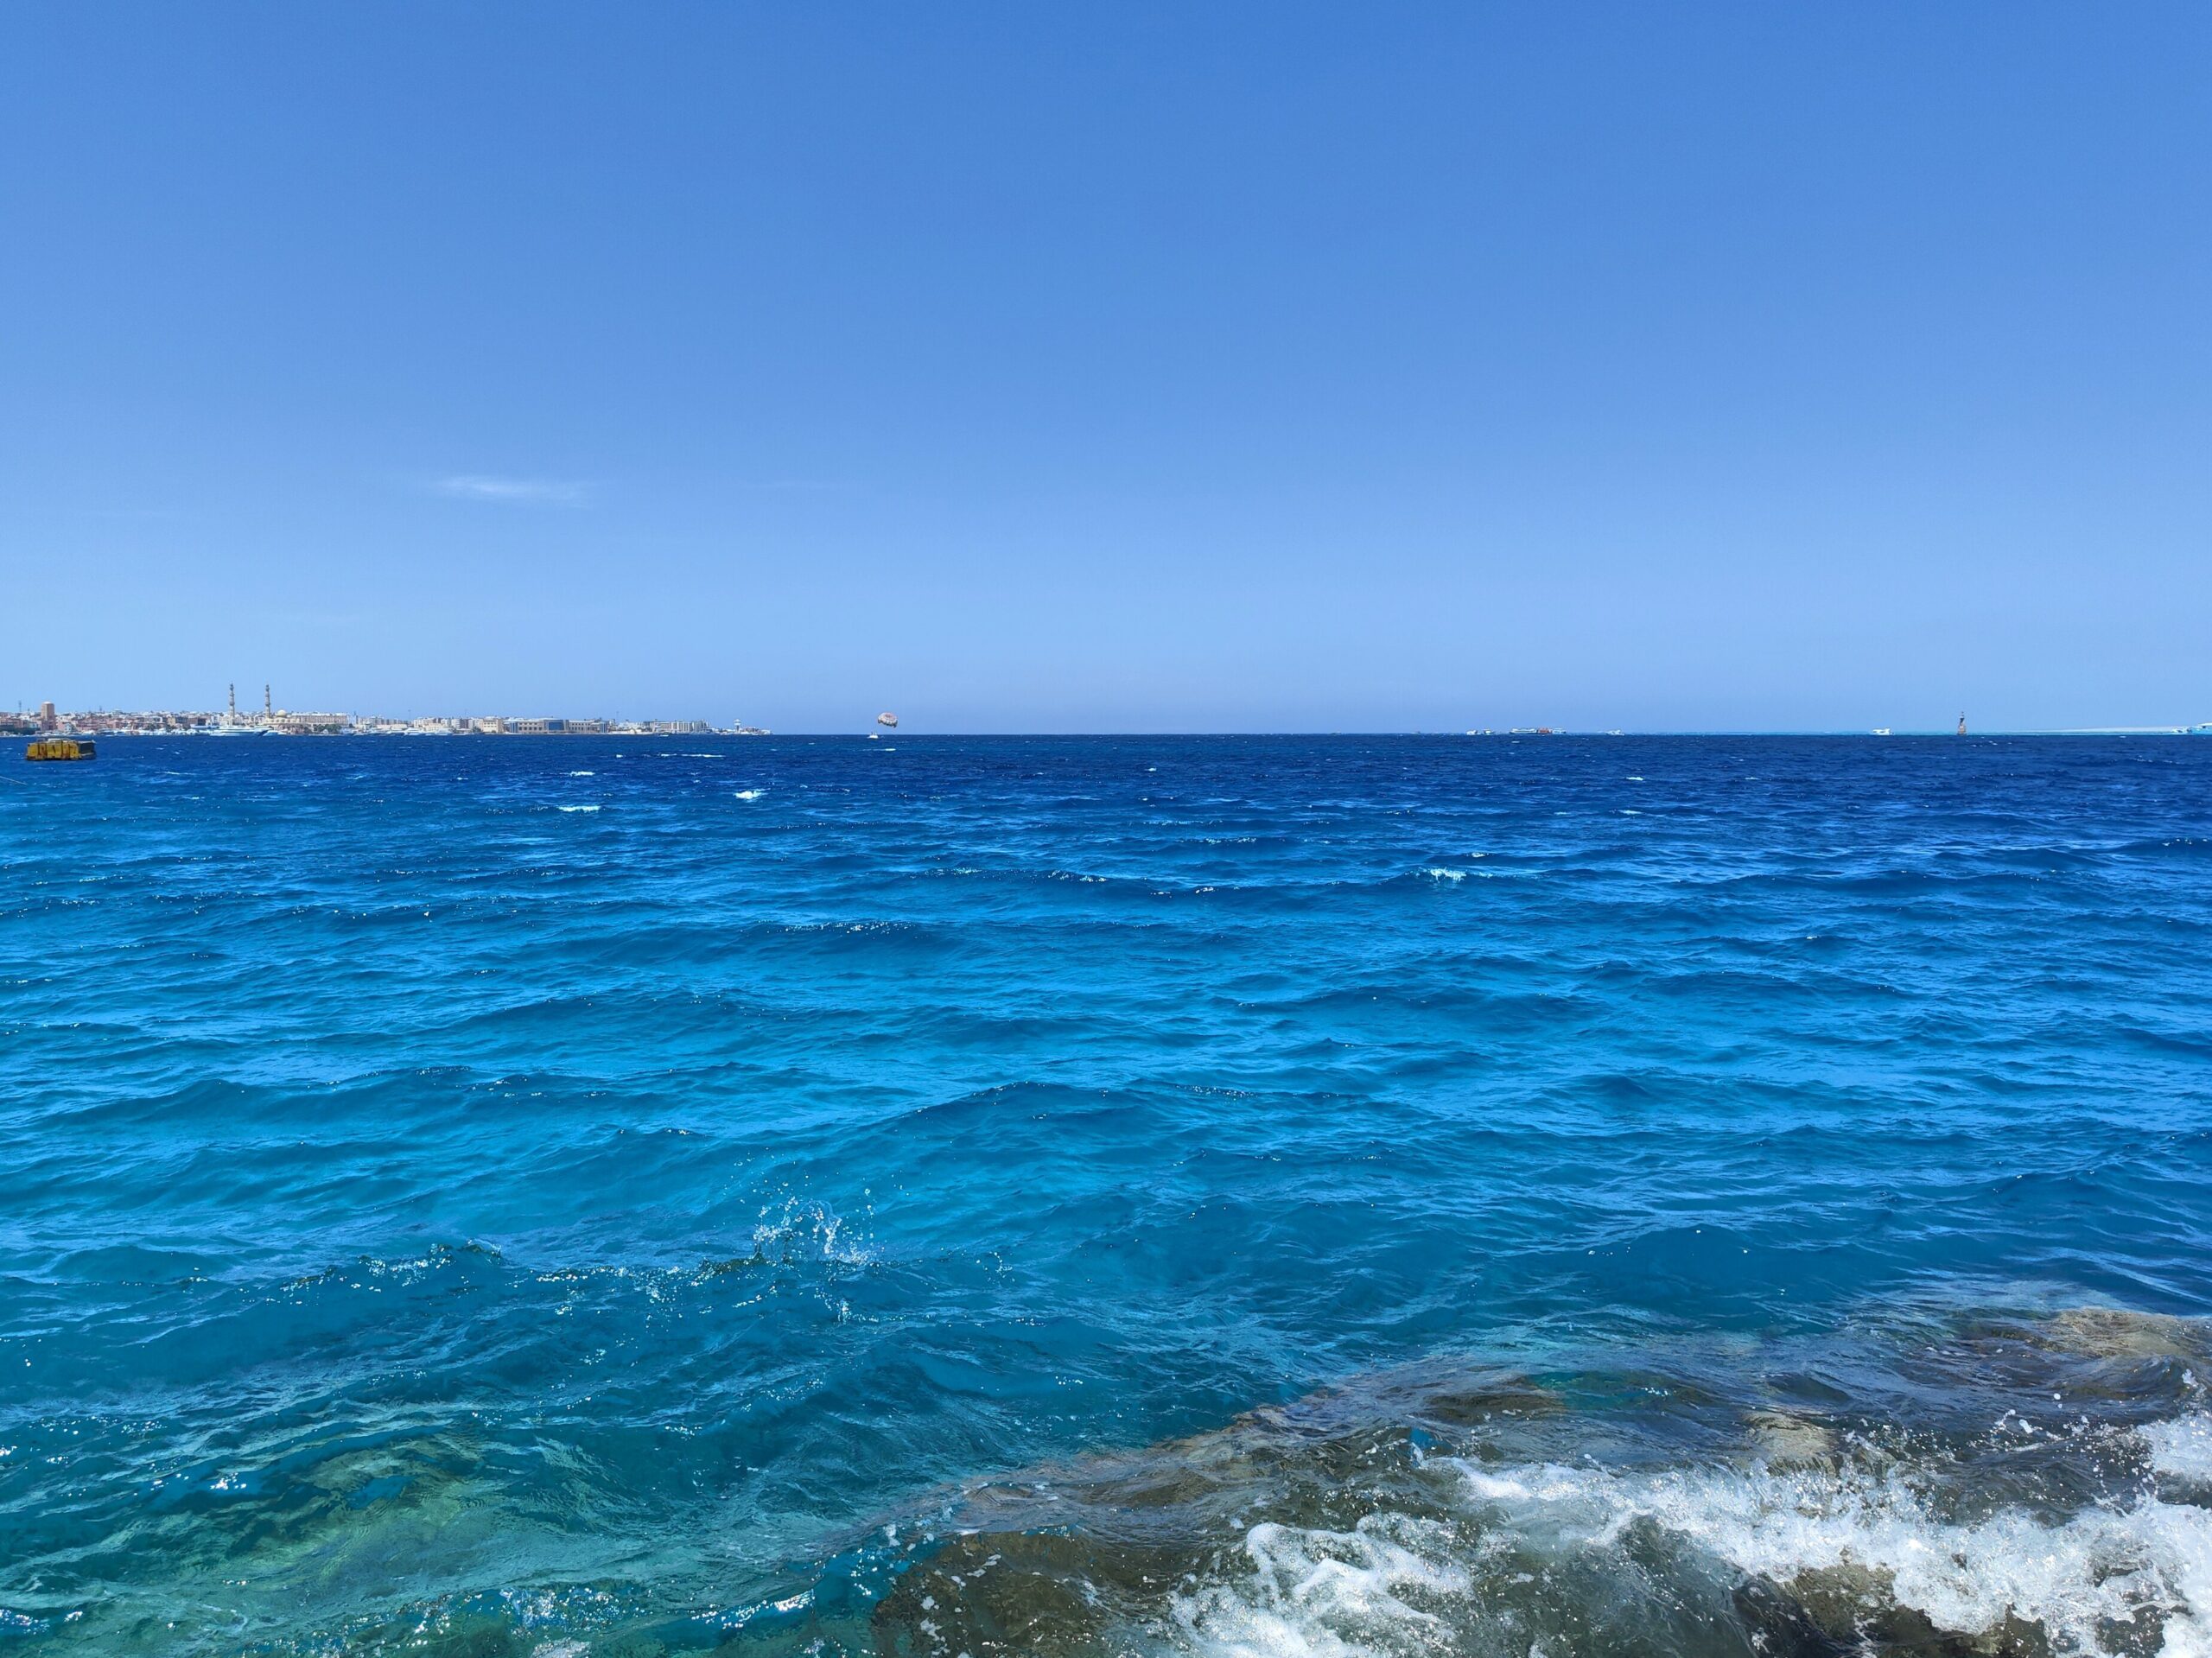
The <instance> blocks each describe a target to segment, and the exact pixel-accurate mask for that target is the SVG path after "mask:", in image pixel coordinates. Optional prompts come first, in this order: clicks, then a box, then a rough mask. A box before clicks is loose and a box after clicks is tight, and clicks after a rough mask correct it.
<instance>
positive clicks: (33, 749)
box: [23, 737, 99, 760]
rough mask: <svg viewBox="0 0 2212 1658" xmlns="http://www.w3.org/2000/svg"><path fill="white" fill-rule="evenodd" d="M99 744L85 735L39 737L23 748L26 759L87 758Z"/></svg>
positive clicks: (97, 750) (95, 751) (90, 756)
mask: <svg viewBox="0 0 2212 1658" xmlns="http://www.w3.org/2000/svg"><path fill="white" fill-rule="evenodd" d="M96 753H99V746H98V745H96V744H95V743H93V742H92V740H90V739H89V738H85V737H41V738H39V739H38V740H36V741H35V742H33V743H30V744H29V745H27V746H25V748H24V749H23V758H24V759H27V760H88V759H92V757H93V756H94V755H95V754H96Z"/></svg>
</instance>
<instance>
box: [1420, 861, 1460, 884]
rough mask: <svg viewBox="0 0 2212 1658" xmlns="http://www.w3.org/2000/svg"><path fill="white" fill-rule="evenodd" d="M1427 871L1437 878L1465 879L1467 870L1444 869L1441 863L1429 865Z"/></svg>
mask: <svg viewBox="0 0 2212 1658" xmlns="http://www.w3.org/2000/svg"><path fill="white" fill-rule="evenodd" d="M1428 873H1430V874H1431V875H1432V876H1433V877H1434V878H1435V879H1436V880H1455V881H1456V880H1466V879H1467V872H1466V871H1465V870H1464V869H1446V868H1445V867H1443V866H1442V865H1441V864H1435V865H1431V866H1430V867H1429V871H1428Z"/></svg>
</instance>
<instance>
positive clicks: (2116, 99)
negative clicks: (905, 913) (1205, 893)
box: [0, 0, 2212, 732]
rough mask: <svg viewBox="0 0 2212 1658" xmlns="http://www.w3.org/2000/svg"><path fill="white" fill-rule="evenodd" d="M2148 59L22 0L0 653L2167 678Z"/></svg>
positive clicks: (2197, 173) (1017, 714)
mask: <svg viewBox="0 0 2212 1658" xmlns="http://www.w3.org/2000/svg"><path fill="white" fill-rule="evenodd" d="M126 20H127V22H126ZM2208 69H2212V11H2207V10H2205V9H2203V8H2202V7H2200V6H2191V5H2184V4H2168V3H2155V0H2154V3H2146V4H2145V5H2141V6H2137V7H2130V8H2128V9H2126V10H2124V11H2117V12H2115V11H2111V10H2101V11H2100V10H2086V9H2082V8H2079V7H2072V6H2064V5H2057V4H2046V3H2028V4H2022V5H2004V6H1999V5H1996V4H1993V3H1966V4H1961V5H1957V6H1950V7H1942V8H1930V7H1917V6H1911V5H1905V4H1892V3H1872V4H1869V5H1866V6H1858V7H1852V8H1848V9H1832V10H1761V9H1756V8H1751V7H1748V6H1725V5H1724V6H1715V7H1709V8H1703V9H1697V10H1681V9H1661V10H1653V9H1649V8H1643V7H1636V6H1630V5H1625V4H1599V5H1595V6H1592V7H1586V8H1578V9H1575V10H1572V11H1563V10H1548V9H1541V8H1529V9H1520V10H1515V9H1471V8H1441V7H1440V8H1427V9H1418V8H1397V7H1390V6H1383V7H1379V8H1375V7H1362V8H1325V7H1317V6H1304V5H1297V4H1293V5H1289V6H1266V7H1261V6H1255V5H1245V4H1228V5H1224V6H1219V7H1210V8H1205V9H1203V10H1186V9H1182V8H1174V7H1164V6H1147V5H1132V6H1125V7H1116V8H1112V9H1109V10H1096V11H1092V12H1087V13H1086V12H1069V11H1064V10H1035V9H1028V8H1021V7H1016V6H1012V5H995V4H984V5H980V6H976V7H972V8H963V9H962V10H960V11H958V12H957V13H950V12H943V11H930V10H918V11H911V12H906V13H890V14H887V13H881V12H874V11H862V10H839V9H836V8H829V9H823V8H808V9H794V10H772V9H741V8H724V7H717V6H710V5H706V4H690V3H680V0H679V3H674V4H671V5H669V6H665V7H656V8H653V9H652V10H647V11H642V12H641V11H636V10H607V9H601V8H594V7H586V6H578V5H569V4H560V3H556V4H551V5H547V6H542V7H532V8H531V9H529V10H526V11H525V10H509V9H500V8H485V9H475V10H462V11H458V12H456V11H452V10H443V9H440V10H432V9H430V8H429V7H427V6H418V5H410V4H402V5H399V6H396V7H391V8H384V9H379V10H375V11H373V12H371V11H356V10H345V9H332V8H299V9H289V10H284V9H265V10H223V11H218V12H211V11H208V10H204V9H192V8H177V9H159V8H144V9H137V10H131V11H130V12H128V13H127V14H126V13H120V12H111V11H109V10H106V9H105V8H104V7H99V6H86V7H35V6H21V7H15V8H11V9H9V10H6V11H5V13H4V14H0V219H4V222H6V223H7V224H8V226H10V256H9V257H8V258H7V259H6V260H5V261H0V308H4V310H5V314H7V315H8V316H9V317H10V320H11V321H10V327H7V328H6V329H4V330H0V572H4V574H5V575H6V577H7V579H8V582H9V586H10V593H11V600H10V604H9V605H8V606H7V607H4V609H0V663H3V664H4V666H5V670H6V673H5V677H6V678H7V679H8V680H9V681H10V682H11V684H10V687H8V688H6V689H7V690H9V691H10V692H11V693H12V695H13V696H16V697H19V698H24V699H29V701H30V703H31V705H32V706H35V703H36V702H37V701H38V700H41V699H44V698H48V697H51V698H54V700H55V701H56V702H58V703H60V705H62V706H64V707H75V708H84V707H90V706H92V705H93V704H95V703H99V702H112V703H117V704H120V705H124V706H128V707H136V708H162V707H188V706H198V705H204V704H206V703H207V700H208V697H209V696H210V689H209V688H210V686H211V685H212V686H213V687H215V688H217V689H219V687H220V686H221V685H222V684H223V683H225V682H226V681H228V680H231V679H236V680H237V681H238V683H240V684H241V685H245V684H246V683H251V684H252V685H253V686H255V687H256V688H258V687H259V686H260V685H261V684H262V683H264V680H270V681H274V682H275V683H277V685H278V686H279V687H280V688H281V687H285V686H289V687H294V688H296V691H295V693H294V694H295V696H296V698H297V700H299V701H302V702H313V703H314V704H315V705H316V706H318V707H325V708H346V709H354V710H363V711H382V712H389V713H392V714H406V713H408V712H410V710H411V711H416V712H422V713H428V712H431V711H436V710H444V709H452V710H461V709H472V708H473V709H483V710H487V711H492V710H501V709H505V710H512V711H519V710H529V709H537V710H547V711H556V710H561V709H594V710H603V711H606V712H607V713H609V714H614V713H618V712H620V713H625V714H630V715H669V716H671V717H675V716H689V715H693V714H698V715H709V716H710V717H712V718H713V719H715V721H718V722H719V721H729V720H732V719H734V718H736V717H737V716H739V715H743V716H744V717H745V718H746V719H747V720H748V721H757V722H758V723H760V724H761V725H765V726H768V727H773V728H775V729H777V730H779V731H793V732H796V731H831V730H846V729H854V728H858V727H863V726H864V725H865V723H866V721H868V719H869V718H871V717H873V715H874V711H875V710H876V709H878V708H898V709H899V710H900V712H901V714H902V715H906V717H907V718H909V719H910V720H911V721H913V722H914V724H915V727H916V728H918V729H925V730H935V731H970V732H983V731H1083V730H1092V731H1145V730H1320V731H1326V730H1347V731H1349V730H1362V729H1371V730H1411V729H1416V728H1421V729H1431V730H1439V729H1455V728H1466V727H1484V726H1488V727H1513V726H1534V725H1539V724H1551V725H1558V726H1563V727H1567V728H1570V729H1576V730H1592V729H1606V728H1611V727H1624V728H1633V729H1681V730H1714V729H1719V730H1741V729H1801V730H1802V729H1835V730H1859V729H1872V728H1874V727H1892V728H1896V729H1899V730H1904V729H1911V728H1919V729H1947V728H1948V727H1949V726H1950V724H1951V722H1952V721H1953V720H1954V719H1955V717H1956V715H1957V713H1958V711H1959V710H1960V709H1961V708H1965V709H1966V710H1967V712H1968V714H1969V715H1970V716H1971V719H1972V721H1973V724H1974V727H1976V728H1980V729H2004V728H2050V727H2094V726H2129V725H2154V724H2164V723H2175V724H2183V723H2189V722H2193V721H2202V720H2206V719H2212V670H2208V667H2207V660H2208V658H2207V653H2206V651H2205V649H2204V645H2203V639H2202V634H2203V618H2204V616H2205V615H2206V614H2207V613H2212V558H2208V557H2207V556H2206V555H2205V549H2206V548H2207V546H2208V545H2212V473H2208V469H2207V468H2206V467H2205V466H2204V463H2203V457H2204V455H2205V454H2207V453H2208V452H2212V323H2208V321H2207V313H2206V308H2205V307H2204V305H2203V295H2204V294H2205V293H2206V291H2208V286H2212V216H2209V215H2207V214H2206V213H2203V212H2202V210H2201V206H2200V205H2199V204H2201V203H2202V202H2203V201H2204V200H2207V199H2212V144H2208V143H2206V142H2205V136H2206V117H2207V107H2208V105H2207V101H2206V94H2205V92H2204V87H2205V86H2206V84H2207V73H2208Z"/></svg>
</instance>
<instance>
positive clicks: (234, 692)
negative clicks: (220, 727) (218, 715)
mask: <svg viewBox="0 0 2212 1658" xmlns="http://www.w3.org/2000/svg"><path fill="white" fill-rule="evenodd" d="M223 723H224V724H225V725H230V726H234V725H236V724H238V682H237V681H235V680H233V681H232V683H231V715H230V718H229V719H227V720H226V721H223Z"/></svg>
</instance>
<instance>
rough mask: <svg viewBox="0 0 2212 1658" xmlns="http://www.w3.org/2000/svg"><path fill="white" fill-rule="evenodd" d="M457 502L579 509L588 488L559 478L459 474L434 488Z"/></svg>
mask: <svg viewBox="0 0 2212 1658" xmlns="http://www.w3.org/2000/svg"><path fill="white" fill-rule="evenodd" d="M430 487H431V489H432V490H434V491H435V492H436V493H438V494H440V495H445V496H449V497H450V498H452V499H454V500H456V501H497V502H500V503H503V504H505V505H510V506H578V505H582V503H583V499H584V497H585V495H586V494H588V492H589V491H588V486H585V485H582V484H579V483H573V482H570V481H568V480H563V479H559V478H498V477H493V476H492V475H490V474H488V473H480V472H464V473H455V474H454V475H453V476H452V477H450V478H441V479H439V480H437V481H436V482H435V483H434V484H432V485H431V486H430Z"/></svg>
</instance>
